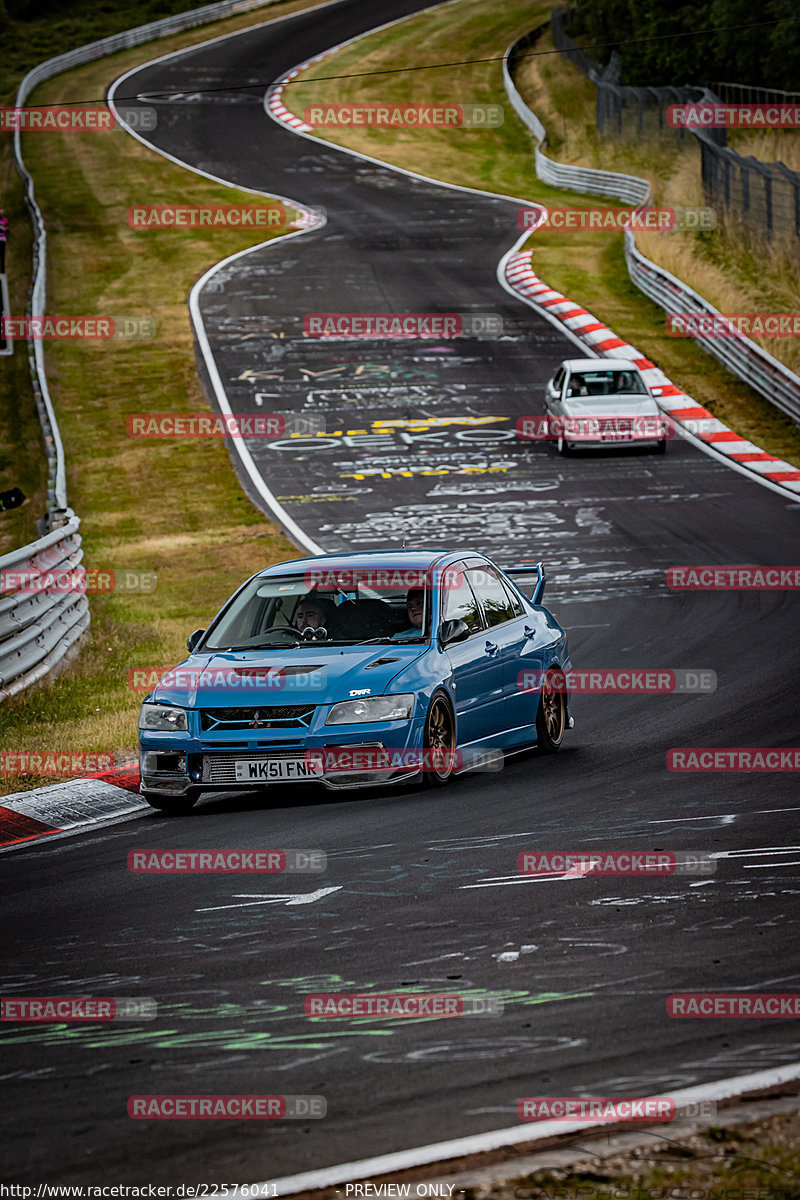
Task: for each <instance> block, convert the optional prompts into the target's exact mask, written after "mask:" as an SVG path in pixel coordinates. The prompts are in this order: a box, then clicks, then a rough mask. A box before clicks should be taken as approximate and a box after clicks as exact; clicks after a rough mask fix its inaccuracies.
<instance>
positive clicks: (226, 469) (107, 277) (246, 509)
mask: <svg viewBox="0 0 800 1200" xmlns="http://www.w3.org/2000/svg"><path fill="white" fill-rule="evenodd" d="M304 7H307V5H306V4H304V3H302V2H295V3H291V4H281V5H275V6H273V7H270V8H269V9H268V10H266V12H265V13H263V14H257V15H256V16H254V15H253V14H248V15H247V17H246V18H243V17H239V18H235V19H233V20H228V21H225V22H218V23H216V24H215V25H213V26H208V27H205V28H203V29H198V30H193V31H192V32H191V33H189V34H182V35H177V36H175V37H171V38H169V39H163V40H161V41H159V42H158V43H157V44H156V45H149V46H143V47H139V48H137V49H135V50H131V51H128V52H125V53H123V54H119V55H115V56H114V57H113V58H111V59H103V60H100V61H99V62H95V63H92V64H90V65H88V66H86V67H82V68H80V69H79V70H76V71H72V72H70V73H69V74H68V75H63V76H59V77H57V78H56V79H54V80H51V81H50V82H49V83H47V84H45V85H43V86H42V87H41V88H39V89H38V90H37V93H36V96H35V97H34V102H38V103H67V102H69V101H70V100H71V99H77V98H82V99H85V98H86V97H87V96H103V95H104V94H105V90H106V88H107V86H108V84H109V83H110V82H111V81H112V80H113V79H114V78H116V77H117V76H118V75H119V74H121V73H122V71H124V70H127V69H128V68H130V67H132V66H134V65H136V64H137V63H140V62H145V61H147V60H148V59H150V58H153V57H154V56H155V55H156V54H163V53H166V52H168V51H170V50H173V49H178V48H180V47H181V46H186V45H191V44H194V43H196V42H198V41H203V40H205V39H207V38H209V37H211V36H217V35H219V34H221V33H225V32H228V31H229V30H233V29H237V28H242V27H244V26H246V25H248V24H254V23H255V22H256V21H261V20H265V19H267V18H268V17H269V18H271V17H273V16H277V15H280V14H282V13H284V12H287V11H289V12H292V11H297V10H299V9H302V8H304ZM23 154H24V156H25V160H26V162H27V164H28V167H29V169H30V171H31V173H32V175H33V177H34V180H35V184H36V192H37V198H38V201H39V205H40V207H41V209H42V212H43V214H44V220H45V224H46V227H47V231H48V252H49V257H48V311H49V312H51V313H73V314H77V313H108V314H110V315H113V314H115V313H116V314H122V315H126V316H128V315H141V316H154V317H155V318H156V322H157V329H156V334H155V337H154V338H153V340H151V341H139V342H137V341H133V340H130V341H124V340H121V341H111V342H97V343H91V342H53V343H48V344H47V348H46V360H47V373H48V380H49V384H50V389H51V392H52V395H53V398H54V404H55V408H56V412H57V416H58V420H59V425H60V428H61V434H62V438H63V441H64V446H65V450H66V458H67V491H68V499H69V502H70V505H71V506H72V507H73V508H74V510H75V511H76V512H77V513H78V515H79V516H80V517H81V518H82V526H81V532H82V535H83V539H84V551H85V555H86V560H85V561H86V564H87V566H88V567H96V568H101V569H108V570H111V571H114V572H121V571H124V570H126V569H136V568H139V569H144V570H152V571H155V572H157V575H158V586H157V590H156V591H155V593H154V594H135V593H131V594H122V593H120V592H110V593H107V594H101V593H98V594H95V595H94V596H93V597H92V599H91V608H92V626H91V632H90V637H89V639H88V641H87V643H86V644H85V645H84V648H83V650H82V653H81V654H80V656H79V657H78V658H77V659H76V660H75V662H74V663H72V664H71V665H70V666H69V667H68V668H67V669H66V670H64V671H63V672H62V673H61V674H59V675H58V676H57V677H55V678H52V679H49V680H45V681H44V682H43V683H42V684H40V685H37V686H36V687H34V688H33V689H31V690H30V691H26V692H24V693H22V694H21V695H19V696H17V697H14V698H12V699H11V700H9V701H6V702H4V703H3V704H2V705H0V744H2V745H3V746H4V747H5V748H7V749H8V750H28V751H31V752H45V753H54V754H55V753H68V752H77V751H83V752H97V753H107V754H113V755H115V756H116V757H117V758H118V759H119V760H124V759H130V758H131V757H132V756H133V755H134V753H135V744H136V714H137V710H138V706H139V703H140V700H141V694H138V693H136V692H133V691H131V689H130V688H129V687H128V683H127V680H128V671H129V670H130V669H131V668H134V667H142V666H156V667H159V666H161V667H167V666H170V665H172V664H174V663H176V662H178V661H180V660H181V659H182V658H184V657H185V653H186V651H185V638H186V635H187V633H188V632H190V631H191V630H192V629H194V628H196V627H197V626H200V625H205V624H206V623H207V621H208V619H209V617H210V616H211V615H212V614H213V613H214V612H215V611H216V609H217V608H218V607H219V605H220V604H221V603H222V602H223V600H224V599H225V598H226V597H227V596H228V595H229V594H230V592H231V591H233V589H234V587H236V586H237V585H238V584H239V583H240V582H241V581H242V580H243V579H245V578H246V577H247V576H248V575H250V574H252V572H254V571H256V570H259V569H260V568H261V567H264V566H267V565H268V564H269V563H272V562H280V561H283V560H285V559H288V558H292V557H294V556H295V555H296V553H297V552H296V550H295V548H294V547H293V546H292V545H291V544H290V543H289V542H288V541H287V539H286V538H284V537H283V535H282V534H281V533H280V531H279V530H278V529H276V527H275V526H273V525H271V524H270V523H269V522H268V521H266V520H265V518H264V516H263V514H262V513H261V512H259V511H258V510H257V509H256V508H255V507H254V506H253V505H252V504H251V502H250V501H249V500H248V499H247V498H246V497H245V496H244V494H243V492H242V490H241V488H240V486H239V483H238V481H237V478H236V475H235V474H234V472H233V470H232V468H231V462H230V458H229V456H228V452H227V449H226V447H225V445H224V443H222V442H221V441H220V440H219V439H209V440H205V441H204V440H200V439H197V440H195V439H192V440H184V441H171V440H169V441H152V440H147V441H145V440H135V439H131V438H130V437H128V436H127V433H126V417H127V416H128V415H129V414H132V413H137V412H169V413H176V414H181V413H191V412H198V411H201V410H207V409H208V405H207V403H206V400H205V397H204V395H203V392H202V389H201V386H200V383H199V379H198V374H197V366H196V362H195V356H194V347H193V340H192V331H191V325H190V321H189V313H188V308H187V298H188V293H189V290H190V288H191V286H192V284H193V283H194V282H195V280H196V279H197V278H198V277H199V276H200V275H201V274H202V273H203V272H204V271H205V270H206V269H207V268H208V267H209V266H211V265H212V264H213V263H215V262H218V261H219V260H220V259H221V258H224V257H225V256H227V255H229V254H232V253H234V252H236V251H237V250H242V249H244V248H246V247H247V246H249V245H255V244H257V243H259V242H263V241H265V240H266V239H267V237H269V236H270V231H269V230H257V231H254V232H253V231H251V232H240V231H235V230H225V229H214V230H205V229H202V230H200V229H199V230H186V231H184V230H174V231H172V230H150V231H137V230H133V229H131V228H130V227H129V226H128V224H127V219H126V213H127V209H128V207H129V205H130V204H131V203H132V202H133V201H135V202H136V203H141V204H158V203H175V202H180V203H181V204H187V205H193V204H198V205H203V204H209V203H215V202H218V203H227V204H230V203H253V201H254V197H253V196H252V194H251V193H246V192H239V191H237V190H236V189H232V188H225V187H223V186H221V185H216V184H214V183H212V182H211V181H209V180H207V179H204V178H202V177H201V176H197V175H193V174H191V173H190V172H187V171H184V170H182V169H181V168H179V167H177V166H175V165H174V164H172V163H170V162H168V161H167V160H166V159H164V158H162V157H161V156H160V155H157V154H155V153H153V152H152V151H150V150H148V149H147V148H146V147H145V146H143V145H141V144H140V143H139V142H137V141H135V140H134V139H133V138H129V137H126V136H125V135H123V134H121V133H119V134H117V133H114V134H97V135H92V134H81V133H73V134H69V135H63V134H52V133H47V134H36V135H33V134H28V135H26V136H25V138H24V145H23ZM264 203H266V201H264ZM19 225H20V228H22V227H23V219H22V217H20V221H19ZM275 236H280V235H279V234H278V233H277V232H276V233H275ZM20 243H21V238H20V237H15V243H14V254H15V258H16V256H18V255H19V257H21V253H20V251H21V245H20ZM24 290H25V288H24V285H23V292H24ZM22 298H23V299H24V296H23V297H22ZM15 299H18V298H15ZM17 311H24V309H18V310H17ZM11 361H12V362H13V363H14V369H15V370H16V369H17V367H19V366H21V364H22V363H23V354H22V352H19V351H18V352H15V354H14V356H13V359H12V360H11ZM24 361H25V370H26V371H27V360H26V359H25V360H24ZM4 362H6V363H8V362H9V360H8V359H6V360H4ZM3 374H4V377H5V372H4V373H3ZM13 396H14V392H13V388H11V387H8V388H5V378H4V392H3V393H2V399H3V406H2V407H3V410H4V411H5V412H6V413H8V412H9V411H10V410H11V407H12V404H13ZM40 444H41V443H40ZM44 782H50V780H44V779H40V778H36V777H32V776H28V777H24V778H22V777H12V776H7V777H3V776H0V790H2V792H3V793H7V792H10V791H14V790H17V789H18V788H19V787H26V786H35V785H37V784H40V783H44Z"/></svg>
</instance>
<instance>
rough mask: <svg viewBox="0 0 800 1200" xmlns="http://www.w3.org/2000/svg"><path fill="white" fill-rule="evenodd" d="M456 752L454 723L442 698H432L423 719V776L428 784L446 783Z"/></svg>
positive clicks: (451, 771)
mask: <svg viewBox="0 0 800 1200" xmlns="http://www.w3.org/2000/svg"><path fill="white" fill-rule="evenodd" d="M455 751H456V723H455V720H454V718H453V710H452V709H451V707H450V705H449V703H448V702H447V700H445V698H444V696H441V695H437V696H434V697H433V700H432V701H431V706H430V708H429V709H428V715H427V717H426V718H425V756H424V761H423V764H422V769H423V776H424V778H425V780H426V781H427V782H429V783H432V784H434V785H435V786H436V785H441V784H443V783H447V781H448V779H449V778H450V776H451V775H452V774H453V767H454V765H455V757H456V754H455Z"/></svg>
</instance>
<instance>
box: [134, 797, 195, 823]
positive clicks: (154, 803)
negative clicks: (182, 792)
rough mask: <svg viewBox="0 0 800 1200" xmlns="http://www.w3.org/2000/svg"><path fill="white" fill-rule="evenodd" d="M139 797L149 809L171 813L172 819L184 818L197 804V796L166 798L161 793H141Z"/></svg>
mask: <svg viewBox="0 0 800 1200" xmlns="http://www.w3.org/2000/svg"><path fill="white" fill-rule="evenodd" d="M141 795H142V799H143V800H146V801H147V803H148V804H149V805H150V807H151V808H157V809H158V811H159V812H165V813H171V814H172V816H174V817H180V816H185V815H186V813H188V812H191V811H192V809H193V808H194V806H195V804H196V803H197V796H191V795H190V796H167V795H165V794H164V793H162V792H142V793H141Z"/></svg>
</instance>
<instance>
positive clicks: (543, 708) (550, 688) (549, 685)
mask: <svg viewBox="0 0 800 1200" xmlns="http://www.w3.org/2000/svg"><path fill="white" fill-rule="evenodd" d="M565 682H566V681H565V679H564V672H563V671H560V670H558V669H555V670H550V671H548V672H547V675H546V676H545V680H544V683H543V684H542V694H541V696H540V698H539V710H538V712H537V714H536V733H537V745H538V747H539V750H540V751H541V753H542V754H555V752H556V751H557V750H558V749H559V747H560V746H561V743H562V741H563V740H564V730H565V729H566V727H567V697H566V692H565V691H564V687H565Z"/></svg>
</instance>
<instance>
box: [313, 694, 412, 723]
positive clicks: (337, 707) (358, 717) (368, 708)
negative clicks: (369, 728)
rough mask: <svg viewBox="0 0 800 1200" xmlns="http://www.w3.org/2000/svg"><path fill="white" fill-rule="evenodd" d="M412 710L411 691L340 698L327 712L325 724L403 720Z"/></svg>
mask: <svg viewBox="0 0 800 1200" xmlns="http://www.w3.org/2000/svg"><path fill="white" fill-rule="evenodd" d="M413 711H414V694H413V692H404V693H403V694H402V695H399V696H365V697H364V699H363V700H342V701H340V703H339V704H334V706H333V708H332V709H331V711H330V712H329V713H328V719H327V720H326V722H325V724H326V725H360V724H362V723H363V722H365V721H405V720H407V719H408V718H409V717H410V716H411V714H412V712H413Z"/></svg>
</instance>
